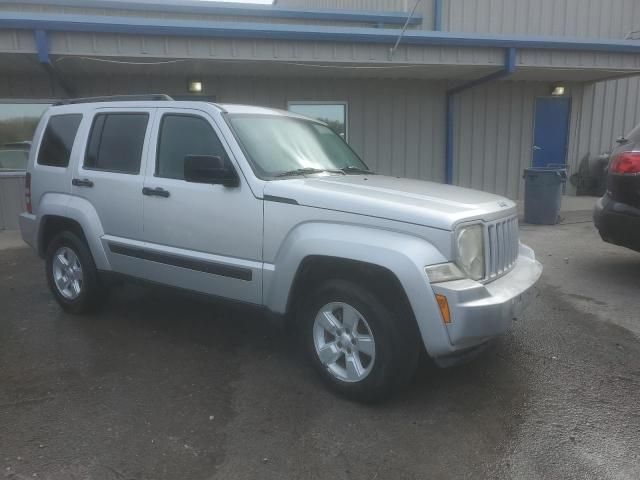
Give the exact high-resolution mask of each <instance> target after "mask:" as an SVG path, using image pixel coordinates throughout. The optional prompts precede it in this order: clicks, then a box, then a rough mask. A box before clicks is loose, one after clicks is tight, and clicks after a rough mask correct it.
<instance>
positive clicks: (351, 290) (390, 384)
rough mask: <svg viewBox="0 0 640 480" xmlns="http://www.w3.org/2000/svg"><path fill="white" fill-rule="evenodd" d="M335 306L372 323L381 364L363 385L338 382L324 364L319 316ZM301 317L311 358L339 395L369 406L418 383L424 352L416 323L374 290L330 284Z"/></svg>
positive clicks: (311, 299)
mask: <svg viewBox="0 0 640 480" xmlns="http://www.w3.org/2000/svg"><path fill="white" fill-rule="evenodd" d="M334 302H341V303H346V304H348V305H350V306H352V307H353V308H355V309H356V310H357V311H358V312H359V313H360V314H361V316H362V317H363V318H364V319H365V320H366V322H367V323H368V326H369V329H370V330H371V334H372V336H373V338H374V342H375V360H374V361H373V365H372V367H371V370H370V372H369V373H368V375H367V376H366V377H364V378H363V379H362V380H360V381H355V382H348V381H343V380H341V379H339V378H336V376H335V375H334V374H332V373H331V372H330V370H329V368H328V367H326V366H325V365H323V363H322V362H321V360H320V358H319V355H318V353H317V350H316V345H315V342H314V324H315V318H316V315H317V314H318V312H319V311H320V310H321V309H322V308H323V307H324V306H325V305H327V304H329V303H334ZM394 310H397V311H394ZM300 313H301V318H300V320H301V321H302V332H301V333H302V335H303V338H304V343H305V349H306V351H307V355H308V357H309V358H310V360H311V363H312V364H313V365H314V367H315V369H316V370H317V371H318V372H319V374H320V376H321V377H322V379H323V380H324V381H325V383H326V384H327V385H328V386H329V387H330V388H331V389H333V390H334V391H335V392H337V393H338V394H340V395H342V396H345V397H347V398H349V399H352V400H356V401H359V402H364V403H374V402H379V401H381V400H384V399H386V398H388V397H389V396H391V395H392V394H394V393H395V392H397V391H398V390H399V389H402V388H403V387H405V386H406V385H407V384H408V383H409V382H410V380H411V379H412V378H413V376H414V374H415V371H416V368H417V364H418V359H419V357H420V351H421V345H420V341H419V336H417V335H415V331H416V328H415V326H414V325H413V324H412V322H413V320H412V319H411V318H410V317H409V316H408V315H406V312H404V313H403V312H402V309H401V308H398V309H392V308H389V307H388V306H387V305H385V304H384V303H383V302H382V301H381V300H380V299H379V296H376V295H375V294H374V293H373V292H372V291H370V290H368V289H366V288H364V287H362V286H359V285H357V284H355V283H353V282H350V281H346V280H329V281H326V282H324V283H322V284H320V285H319V286H318V287H317V288H316V289H314V291H313V292H311V294H310V295H309V296H308V297H307V299H306V302H305V303H304V304H303V306H302V308H301V311H300ZM365 358H366V357H365Z"/></svg>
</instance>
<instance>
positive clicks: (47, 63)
mask: <svg viewBox="0 0 640 480" xmlns="http://www.w3.org/2000/svg"><path fill="white" fill-rule="evenodd" d="M34 35H35V41H36V50H37V53H38V62H40V65H42V68H44V70H45V71H46V72H47V73H48V74H49V78H50V79H51V91H52V92H54V91H55V88H54V87H55V84H56V83H57V84H58V85H60V87H61V88H62V90H63V91H64V93H65V94H66V95H67V96H69V97H73V96H75V95H74V91H73V88H71V86H70V85H69V84H68V83H67V82H65V81H64V79H63V78H62V76H61V75H60V73H58V71H56V69H55V68H54V66H53V64H52V63H51V58H49V36H48V35H47V32H46V31H44V30H36V31H35V32H34Z"/></svg>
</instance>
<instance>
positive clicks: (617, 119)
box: [570, 77, 640, 168]
mask: <svg viewBox="0 0 640 480" xmlns="http://www.w3.org/2000/svg"><path fill="white" fill-rule="evenodd" d="M574 110H575V117H576V125H575V129H574V132H575V137H576V138H575V141H574V142H573V143H572V145H571V150H570V156H571V159H572V161H573V165H574V168H575V167H577V165H578V164H579V162H580V160H581V159H582V158H583V157H584V156H586V155H590V156H598V155H600V154H601V153H603V152H609V151H611V149H612V148H613V147H614V145H615V140H616V138H618V137H620V136H623V135H626V134H627V133H629V132H630V131H631V129H632V128H633V127H635V126H636V125H638V124H639V123H640V77H632V78H625V79H619V80H611V81H608V82H601V83H596V84H595V85H586V86H584V87H583V93H582V95H581V96H580V97H578V98H575V97H574Z"/></svg>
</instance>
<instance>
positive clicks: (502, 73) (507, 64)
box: [444, 48, 517, 185]
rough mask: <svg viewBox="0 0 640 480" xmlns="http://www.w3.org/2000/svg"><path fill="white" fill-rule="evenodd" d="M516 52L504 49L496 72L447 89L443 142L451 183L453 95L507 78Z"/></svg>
mask: <svg viewBox="0 0 640 480" xmlns="http://www.w3.org/2000/svg"><path fill="white" fill-rule="evenodd" d="M516 53H517V50H516V49H515V48H508V49H507V50H506V51H505V60H504V67H503V68H502V69H500V70H498V71H497V72H494V73H491V74H489V75H486V76H484V77H481V78H478V79H476V80H472V81H470V82H467V83H463V84H462V85H458V86H456V87H453V88H450V89H449V90H447V102H446V103H447V104H446V126H445V130H446V137H447V138H446V143H445V165H444V172H445V180H446V182H447V183H448V184H449V185H451V184H452V183H453V130H454V128H453V120H454V119H453V106H454V105H453V103H454V99H455V96H456V95H457V94H458V93H460V92H464V91H465V90H469V89H471V88H473V87H477V86H478V85H483V84H485V83H489V82H491V81H493V80H499V79H502V78H507V77H510V76H511V75H513V74H514V73H515V71H516Z"/></svg>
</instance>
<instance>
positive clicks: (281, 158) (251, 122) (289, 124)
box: [228, 114, 369, 178]
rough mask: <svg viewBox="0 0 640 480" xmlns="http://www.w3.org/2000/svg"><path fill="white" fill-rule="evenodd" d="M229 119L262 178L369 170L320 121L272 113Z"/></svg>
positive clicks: (341, 140)
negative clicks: (272, 114)
mask: <svg viewBox="0 0 640 480" xmlns="http://www.w3.org/2000/svg"><path fill="white" fill-rule="evenodd" d="M228 118H229V121H230V123H231V126H232V127H233V129H234V130H235V133H236V137H237V138H238V141H239V142H240V144H241V145H242V147H243V149H244V151H245V153H246V155H247V156H248V157H249V160H250V161H251V162H252V164H253V167H254V169H255V170H256V174H257V175H258V176H259V177H262V178H264V177H270V178H273V177H286V176H289V175H291V176H293V175H304V174H310V173H319V172H327V171H328V172H334V173H336V172H337V173H341V174H343V173H345V174H346V173H361V172H369V169H368V167H367V166H366V165H365V163H364V162H363V161H362V160H360V158H358V156H357V155H356V154H355V152H354V151H353V150H351V148H350V147H349V145H347V143H346V142H345V141H344V140H343V139H342V138H341V137H340V136H339V135H337V134H336V133H335V132H334V131H333V130H331V129H330V128H329V127H326V126H324V125H322V124H320V123H316V122H313V121H310V120H303V119H298V118H292V117H284V116H282V117H281V116H271V115H244V114H243V115H229V116H228Z"/></svg>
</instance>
